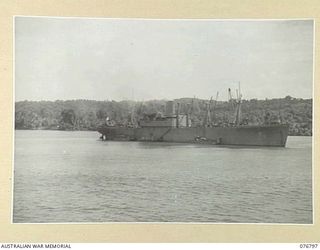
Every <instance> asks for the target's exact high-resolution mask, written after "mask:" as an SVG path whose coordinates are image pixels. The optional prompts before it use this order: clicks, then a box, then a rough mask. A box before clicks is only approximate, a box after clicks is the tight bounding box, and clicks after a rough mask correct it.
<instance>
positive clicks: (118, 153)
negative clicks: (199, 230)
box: [12, 16, 314, 225]
mask: <svg viewBox="0 0 320 250" xmlns="http://www.w3.org/2000/svg"><path fill="white" fill-rule="evenodd" d="M13 64H14V129H15V130H14V168H13V198H12V222H13V223H101V224H102V223H208V224H236V223H241V224H283V225H284V224H299V225H304V224H308V225H309V224H311V225H312V224H313V223H314V202H313V194H314V191H313V178H314V176H313V137H312V135H313V94H314V93H313V81H314V20H313V19H142V18H141V19H139V18H135V19H134V18H77V17H45V16H42V17H37V16H16V17H15V18H14V62H13Z"/></svg>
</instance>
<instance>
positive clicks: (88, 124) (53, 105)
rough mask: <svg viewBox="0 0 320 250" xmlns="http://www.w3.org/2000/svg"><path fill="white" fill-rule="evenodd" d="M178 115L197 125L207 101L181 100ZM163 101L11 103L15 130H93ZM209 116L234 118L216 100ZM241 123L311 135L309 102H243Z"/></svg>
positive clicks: (155, 108)
mask: <svg viewBox="0 0 320 250" xmlns="http://www.w3.org/2000/svg"><path fill="white" fill-rule="evenodd" d="M175 101H176V102H179V103H180V112H181V113H188V112H190V111H191V112H192V114H193V121H194V123H195V124H198V125H199V126H201V124H203V122H204V119H205V118H204V117H205V116H206V113H207V107H208V103H209V101H208V100H200V99H192V98H181V99H177V100H175ZM165 103H166V101H165V100H153V101H147V102H134V101H120V102H116V101H91V100H70V101H60V100H58V101H54V102H52V101H39V102H36V101H21V102H16V103H15V128H16V129H59V130H96V129H97V127H98V126H100V125H101V124H104V123H105V121H106V118H107V117H108V119H109V120H112V121H114V122H115V123H116V124H118V125H121V126H127V125H129V124H130V123H131V121H132V120H133V118H134V120H139V119H141V118H142V117H143V116H145V115H146V114H159V113H160V114H161V113H164V111H165ZM212 106H215V108H214V112H212V114H211V118H212V122H213V123H215V124H228V123H230V122H232V120H233V118H234V108H233V107H232V105H231V104H230V102H223V101H218V102H217V103H216V105H214V104H213V105H212ZM241 107H242V108H241V112H242V115H241V117H242V122H243V123H245V124H263V123H265V122H266V117H270V119H271V120H277V119H278V120H281V122H283V123H288V124H289V125H290V130H289V134H290V135H312V99H297V98H292V97H290V96H287V97H285V98H281V99H270V100H268V99H266V100H257V99H251V100H243V101H242V105H241Z"/></svg>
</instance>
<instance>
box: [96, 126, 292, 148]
mask: <svg viewBox="0 0 320 250" xmlns="http://www.w3.org/2000/svg"><path fill="white" fill-rule="evenodd" d="M98 132H99V133H101V134H102V138H103V139H105V140H124V141H129V140H132V141H164V142H177V143H205V144H216V145H238V146H274V147H285V145H286V141H287V136H288V126H287V125H269V126H239V127H189V128H173V127H145V128H126V127H107V126H105V127H101V128H99V129H98Z"/></svg>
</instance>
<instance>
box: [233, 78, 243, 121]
mask: <svg viewBox="0 0 320 250" xmlns="http://www.w3.org/2000/svg"><path fill="white" fill-rule="evenodd" d="M236 92H237V100H236V112H235V121H234V124H235V125H236V126H239V125H240V121H241V98H242V94H241V89H240V82H239V89H237V90H236Z"/></svg>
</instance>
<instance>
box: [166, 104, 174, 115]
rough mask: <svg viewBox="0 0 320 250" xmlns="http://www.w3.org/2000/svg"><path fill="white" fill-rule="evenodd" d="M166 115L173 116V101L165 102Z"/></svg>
mask: <svg viewBox="0 0 320 250" xmlns="http://www.w3.org/2000/svg"><path fill="white" fill-rule="evenodd" d="M165 114H166V116H173V115H174V103H173V101H168V102H167V103H166V112H165Z"/></svg>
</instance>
